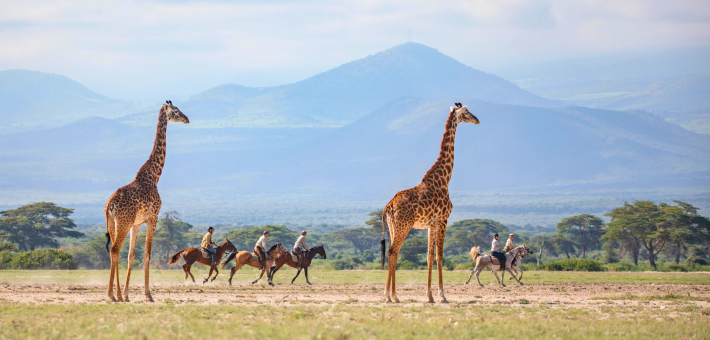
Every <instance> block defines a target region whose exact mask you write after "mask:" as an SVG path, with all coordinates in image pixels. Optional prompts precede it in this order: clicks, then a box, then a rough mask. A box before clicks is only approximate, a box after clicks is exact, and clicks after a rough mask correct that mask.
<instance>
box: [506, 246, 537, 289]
mask: <svg viewBox="0 0 710 340" xmlns="http://www.w3.org/2000/svg"><path fill="white" fill-rule="evenodd" d="M523 247H525V251H523V252H522V254H520V255H518V257H516V258H515V260H513V263H512V264H511V265H510V269H511V270H512V271H514V272H515V275H514V276H513V277H517V276H518V272H520V278H519V279H520V280H521V281H522V280H523V270H522V269H520V265H522V264H523V259H524V258H525V256H528V254H532V253H533V252H532V250H530V249H529V248H528V247H526V246H525V245H523ZM513 277H509V278H508V280H512V279H513Z"/></svg>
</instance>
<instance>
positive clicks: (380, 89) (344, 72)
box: [124, 43, 560, 127]
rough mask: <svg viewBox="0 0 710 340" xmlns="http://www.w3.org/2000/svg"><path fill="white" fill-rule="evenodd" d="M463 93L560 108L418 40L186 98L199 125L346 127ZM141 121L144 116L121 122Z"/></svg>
mask: <svg viewBox="0 0 710 340" xmlns="http://www.w3.org/2000/svg"><path fill="white" fill-rule="evenodd" d="M402 97H413V98H421V99H425V100H436V99H443V98H454V97H466V98H475V99H478V100H486V101H491V102H497V103H505V104H517V105H528V106H541V107H555V106H560V103H557V102H555V101H552V100H547V99H543V98H540V97H538V96H536V95H533V94H531V93H529V92H527V91H525V90H522V89H520V88H519V87H517V86H516V85H514V84H512V83H510V82H508V81H506V80H503V79H501V78H499V77H497V76H494V75H491V74H488V73H485V72H481V71H478V70H475V69H473V68H471V67H469V66H466V65H464V64H462V63H460V62H458V61H456V60H455V59H453V58H451V57H448V56H446V55H444V54H442V53H441V52H439V51H437V50H435V49H433V48H430V47H427V46H425V45H421V44H416V43H406V44H403V45H399V46H395V47H393V48H391V49H388V50H385V51H382V52H380V53H377V54H374V55H371V56H368V57H365V58H363V59H359V60H355V61H352V62H350V63H347V64H344V65H341V66H338V67H336V68H334V69H332V70H329V71H327V72H323V73H321V74H318V75H315V76H313V77H310V78H308V79H305V80H302V81H299V82H296V83H293V84H288V85H283V86H277V87H269V88H259V89H255V88H246V87H243V86H238V85H222V86H218V87H215V88H213V89H210V90H208V91H206V92H204V93H201V94H199V95H197V96H194V97H193V98H191V100H190V101H188V102H187V103H184V104H181V105H180V108H181V110H184V111H185V112H188V111H189V112H192V113H193V115H196V117H200V119H202V121H201V122H199V123H197V125H196V126H198V127H219V126H223V127H224V126H250V127H254V126H278V127H285V126H291V127H295V126H343V125H345V124H348V123H352V122H354V121H356V120H357V119H359V118H362V117H364V116H365V115H367V114H369V113H370V112H372V111H373V110H376V109H377V108H379V107H381V106H382V105H385V104H386V103H388V102H390V101H392V100H395V99H398V98H402ZM124 121H126V122H129V123H133V124H139V123H140V118H139V117H131V118H129V119H127V120H124Z"/></svg>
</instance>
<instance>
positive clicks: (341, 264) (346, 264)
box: [330, 260, 355, 270]
mask: <svg viewBox="0 0 710 340" xmlns="http://www.w3.org/2000/svg"><path fill="white" fill-rule="evenodd" d="M330 265H331V266H333V269H335V270H351V269H354V268H355V264H354V263H352V262H351V261H349V260H336V261H333V262H332V263H331V264H330Z"/></svg>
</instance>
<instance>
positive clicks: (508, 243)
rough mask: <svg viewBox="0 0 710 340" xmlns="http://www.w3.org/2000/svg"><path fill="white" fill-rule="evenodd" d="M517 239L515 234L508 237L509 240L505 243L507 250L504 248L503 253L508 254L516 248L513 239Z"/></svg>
mask: <svg viewBox="0 0 710 340" xmlns="http://www.w3.org/2000/svg"><path fill="white" fill-rule="evenodd" d="M514 238H515V234H510V235H508V240H507V241H505V248H503V252H504V253H507V252H509V251H511V250H512V249H513V248H515V246H514V245H513V239H514Z"/></svg>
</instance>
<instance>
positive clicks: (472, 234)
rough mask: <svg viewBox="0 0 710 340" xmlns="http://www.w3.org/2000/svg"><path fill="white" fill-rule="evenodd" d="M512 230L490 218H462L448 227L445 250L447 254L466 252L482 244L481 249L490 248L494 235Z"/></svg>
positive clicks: (503, 237) (505, 233) (504, 233)
mask: <svg viewBox="0 0 710 340" xmlns="http://www.w3.org/2000/svg"><path fill="white" fill-rule="evenodd" d="M509 232H510V230H508V227H506V226H505V225H503V224H501V223H500V222H496V221H493V220H488V219H479V218H477V219H472V220H461V221H458V222H455V223H453V224H451V225H450V226H448V227H447V228H446V240H445V242H444V252H445V253H446V254H465V253H468V251H469V250H471V247H473V246H481V249H482V250H483V249H490V248H488V247H487V246H489V245H490V243H491V241H492V240H493V235H494V234H495V233H498V234H500V235H503V236H502V237H501V239H503V240H504V239H505V235H507V234H508V233H509Z"/></svg>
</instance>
